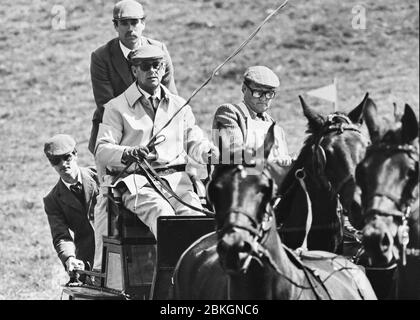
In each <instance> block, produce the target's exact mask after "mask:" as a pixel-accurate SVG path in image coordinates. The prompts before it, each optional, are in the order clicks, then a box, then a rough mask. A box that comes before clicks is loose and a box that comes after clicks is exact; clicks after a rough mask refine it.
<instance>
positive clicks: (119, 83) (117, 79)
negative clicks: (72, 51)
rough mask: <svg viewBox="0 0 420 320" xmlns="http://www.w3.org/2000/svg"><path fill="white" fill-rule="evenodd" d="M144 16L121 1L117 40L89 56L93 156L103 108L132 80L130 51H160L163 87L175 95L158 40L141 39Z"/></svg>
mask: <svg viewBox="0 0 420 320" xmlns="http://www.w3.org/2000/svg"><path fill="white" fill-rule="evenodd" d="M145 19H146V16H145V13H144V10H143V7H142V5H141V4H140V3H138V2H137V1H134V0H123V1H120V2H118V3H116V4H115V6H114V10H113V22H114V28H115V30H116V31H117V33H118V37H117V38H114V39H112V40H111V41H109V42H108V43H106V44H105V45H103V46H101V47H99V48H98V49H96V50H95V51H94V52H93V53H92V55H91V64H90V74H91V80H92V88H93V95H94V98H95V102H96V106H97V108H96V110H95V112H94V115H93V119H92V122H93V123H92V131H91V136H90V140H89V150H90V151H91V152H92V153H93V151H94V148H95V143H96V138H97V134H98V128H99V123H100V122H101V121H102V116H103V112H104V104H105V103H107V102H108V101H109V100H111V99H112V98H115V97H117V96H119V95H120V94H121V93H123V92H124V91H125V90H126V89H127V88H128V87H129V86H130V85H131V84H132V83H133V81H134V80H135V79H134V77H133V75H132V73H131V70H130V66H129V63H128V59H127V56H128V54H129V53H130V51H132V50H134V49H137V48H139V47H140V46H143V45H146V44H152V45H155V46H158V47H160V48H161V49H162V50H163V52H164V53H165V61H166V64H165V70H164V71H165V73H164V75H163V78H162V84H163V85H164V86H166V87H167V88H168V89H169V91H171V92H172V93H174V94H177V89H176V87H175V81H174V70H173V65H172V60H171V57H170V55H169V52H168V50H167V48H166V46H165V45H164V44H163V43H162V42H159V41H157V40H153V39H150V38H146V37H144V36H142V33H143V30H144V28H145Z"/></svg>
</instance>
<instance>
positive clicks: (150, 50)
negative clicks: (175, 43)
mask: <svg viewBox="0 0 420 320" xmlns="http://www.w3.org/2000/svg"><path fill="white" fill-rule="evenodd" d="M164 55H165V54H164V52H163V50H162V49H161V48H160V47H158V46H154V45H152V44H146V45H144V46H140V47H139V48H138V49H136V50H133V51H131V52H130V53H129V55H128V60H129V61H130V63H131V64H133V65H135V64H136V63H138V62H141V61H144V60H156V59H163V57H164Z"/></svg>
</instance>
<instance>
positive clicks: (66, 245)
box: [44, 167, 99, 266]
mask: <svg viewBox="0 0 420 320" xmlns="http://www.w3.org/2000/svg"><path fill="white" fill-rule="evenodd" d="M80 172H81V175H82V184H83V190H84V194H85V203H84V204H83V205H82V204H81V203H80V201H79V200H78V199H77V198H76V196H75V195H74V194H73V193H72V192H71V191H70V190H69V189H68V188H67V187H66V186H65V185H64V183H63V181H62V180H61V179H60V180H59V181H58V182H57V184H56V185H55V186H54V188H53V189H52V190H51V191H50V192H49V193H48V195H47V196H46V197H45V198H44V207H45V212H46V214H47V218H48V223H49V225H50V229H51V235H52V241H53V245H54V248H55V250H56V251H57V254H58V257H59V258H60V260H61V262H62V263H63V265H64V264H65V261H66V260H67V259H68V258H69V257H70V256H74V257H76V258H77V259H80V260H82V261H88V262H89V263H90V264H91V266H92V265H93V257H94V253H95V237H94V232H93V226H92V224H93V221H92V220H93V213H94V208H95V204H96V196H97V195H98V192H99V187H98V178H97V175H96V170H95V169H94V168H91V167H89V168H83V167H81V168H80ZM70 230H71V231H72V232H73V234H74V238H73V237H72V236H71V234H70Z"/></svg>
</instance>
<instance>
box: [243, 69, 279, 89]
mask: <svg viewBox="0 0 420 320" xmlns="http://www.w3.org/2000/svg"><path fill="white" fill-rule="evenodd" d="M244 80H246V81H250V82H254V83H255V84H257V85H261V86H264V87H269V88H277V87H278V86H280V80H279V78H278V77H277V76H276V74H275V73H274V72H273V71H271V70H270V69H269V68H267V67H265V66H252V67H249V68H248V69H247V70H246V71H245V73H244Z"/></svg>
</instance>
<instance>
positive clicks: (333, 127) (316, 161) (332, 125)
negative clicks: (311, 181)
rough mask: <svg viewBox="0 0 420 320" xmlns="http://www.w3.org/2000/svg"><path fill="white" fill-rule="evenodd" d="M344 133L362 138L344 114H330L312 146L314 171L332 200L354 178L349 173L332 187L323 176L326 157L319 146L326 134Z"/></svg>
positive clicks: (356, 127)
mask: <svg viewBox="0 0 420 320" xmlns="http://www.w3.org/2000/svg"><path fill="white" fill-rule="evenodd" d="M340 119H341V121H340ZM337 121H340V122H337ZM344 131H353V132H356V133H358V134H360V135H361V136H363V134H362V131H361V130H360V127H359V126H358V125H356V124H354V123H353V122H352V121H351V120H350V118H349V117H347V116H346V115H344V114H330V115H328V117H327V121H326V122H325V124H324V127H323V129H322V130H321V132H320V133H319V134H318V136H317V137H316V139H315V143H314V144H313V146H312V151H313V166H314V171H315V172H316V173H317V174H318V177H319V178H320V179H321V183H322V184H323V185H324V186H325V187H326V188H327V190H328V191H329V192H331V197H332V198H334V197H337V195H338V194H339V192H340V190H341V189H342V187H343V186H344V185H345V184H346V183H347V182H348V181H349V180H351V179H354V176H353V174H351V173H349V174H348V175H347V176H346V177H344V178H343V179H342V180H341V181H340V182H339V183H338V184H337V186H336V187H333V185H332V183H331V182H330V180H329V179H328V177H327V175H326V174H325V166H326V163H327V157H326V154H325V150H324V148H323V147H322V145H321V144H322V142H323V140H324V139H325V138H326V136H327V135H328V134H330V133H338V134H342V133H344Z"/></svg>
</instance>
